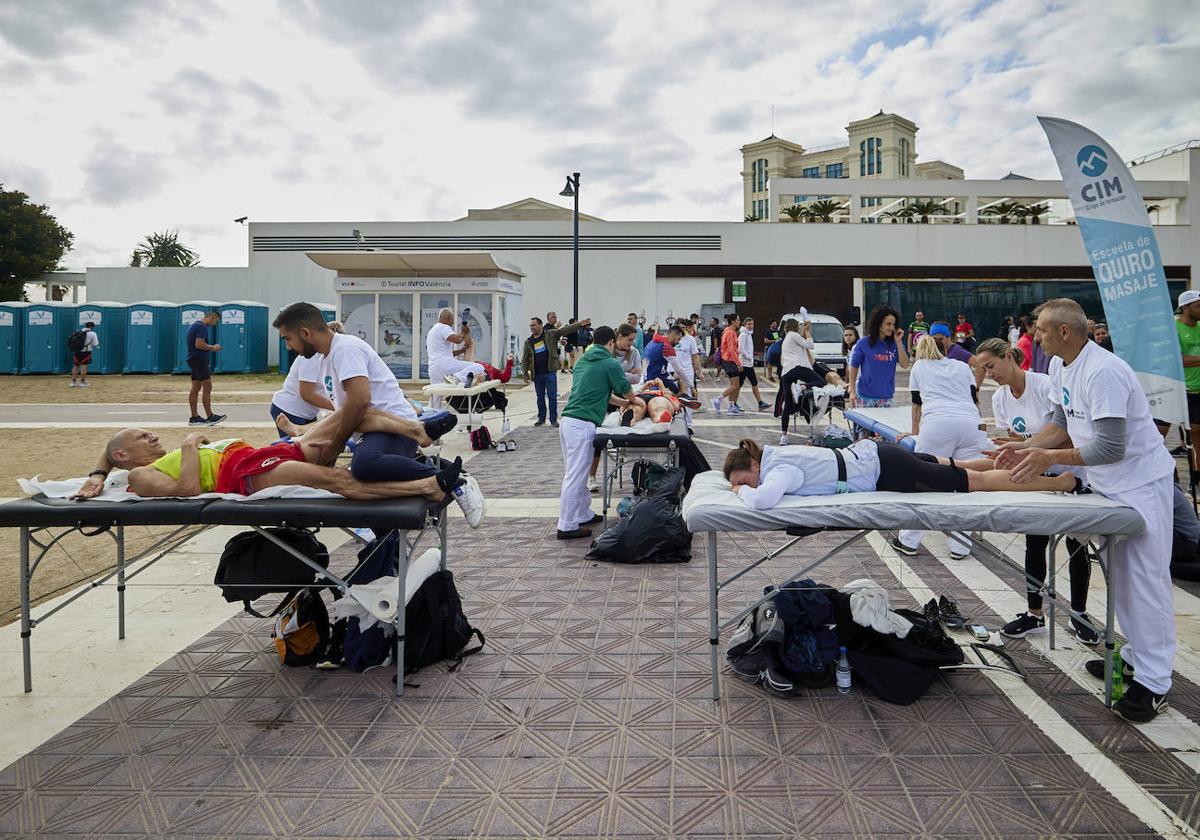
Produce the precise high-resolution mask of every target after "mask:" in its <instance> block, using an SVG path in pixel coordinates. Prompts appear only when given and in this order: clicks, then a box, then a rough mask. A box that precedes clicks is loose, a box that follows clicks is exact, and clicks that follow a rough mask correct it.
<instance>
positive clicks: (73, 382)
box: [67, 379, 79, 388]
mask: <svg viewBox="0 0 1200 840" xmlns="http://www.w3.org/2000/svg"><path fill="white" fill-rule="evenodd" d="M67 387H68V388H78V387H79V386H78V385H76V384H75V380H74V379H72V380H71V382H70V384H68V385H67Z"/></svg>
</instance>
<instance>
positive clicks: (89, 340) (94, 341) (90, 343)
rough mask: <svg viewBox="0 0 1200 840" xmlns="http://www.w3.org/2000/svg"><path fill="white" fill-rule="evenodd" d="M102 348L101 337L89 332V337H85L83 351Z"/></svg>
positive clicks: (91, 331)
mask: <svg viewBox="0 0 1200 840" xmlns="http://www.w3.org/2000/svg"><path fill="white" fill-rule="evenodd" d="M99 346H100V337H99V336H98V335H96V333H95V332H94V331H93V330H88V331H87V335H85V336H84V337H83V349H84V350H85V351H87V350H91V349H93V348H95V347H99Z"/></svg>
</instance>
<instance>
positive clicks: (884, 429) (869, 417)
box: [845, 405, 917, 452]
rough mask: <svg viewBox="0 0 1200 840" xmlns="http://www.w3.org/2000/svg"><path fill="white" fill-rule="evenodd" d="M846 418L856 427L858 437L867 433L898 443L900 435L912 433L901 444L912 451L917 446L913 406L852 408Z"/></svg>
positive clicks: (847, 412)
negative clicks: (913, 426)
mask: <svg viewBox="0 0 1200 840" xmlns="http://www.w3.org/2000/svg"><path fill="white" fill-rule="evenodd" d="M845 414H846V420H847V421H849V422H850V424H851V425H852V426H853V427H854V428H855V430H856V431H857V432H858V434H856V435H855V437H856V438H861V437H865V436H866V435H867V434H873V435H879V436H880V437H881V438H883V439H884V440H888V441H891V442H892V443H896V442H897V440H896V438H898V437H900V435H910V436H909V437H906V438H904V440H901V441H899V444H900V445H901V446H903V447H904V448H905V449H907V450H908V451H909V452H912V451H914V450H915V449H916V447H917V439H916V438H915V437H912V436H911V433H912V406H907V405H904V406H899V405H897V406H892V407H890V408H851V409H848V410H847V411H846V412H845Z"/></svg>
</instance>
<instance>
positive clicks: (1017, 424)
mask: <svg viewBox="0 0 1200 840" xmlns="http://www.w3.org/2000/svg"><path fill="white" fill-rule="evenodd" d="M1012 427H1013V431H1014V432H1016V433H1017V434H1019V435H1023V434H1025V428H1026V427H1025V418H1024V417H1014V418H1013V421H1012Z"/></svg>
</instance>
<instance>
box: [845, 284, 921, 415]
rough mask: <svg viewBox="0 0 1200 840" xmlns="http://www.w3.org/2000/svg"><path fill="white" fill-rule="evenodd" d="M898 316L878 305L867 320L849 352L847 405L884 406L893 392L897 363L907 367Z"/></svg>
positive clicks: (907, 362) (889, 403)
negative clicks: (848, 394)
mask: <svg viewBox="0 0 1200 840" xmlns="http://www.w3.org/2000/svg"><path fill="white" fill-rule="evenodd" d="M899 323H900V315H899V313H898V312H896V310H895V309H892V308H891V307H890V306H877V307H875V309H874V311H872V312H871V317H870V318H868V319H867V325H866V328H865V329H864V330H863V333H864V334H863V337H862V338H860V339H859V340H858V341H857V342H856V343H855V345H854V349H853V350H852V351H850V365H849V369H850V407H851V408H854V407H856V406H861V407H862V408H876V407H887V406H890V405H891V404H892V397H893V396H895V394H896V363H897V362H899V363H900V365H901V367H904V368H906V369H907V368H908V366H909V361H908V353H906V352H905V351H904V330H902V329H900V327H899Z"/></svg>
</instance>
